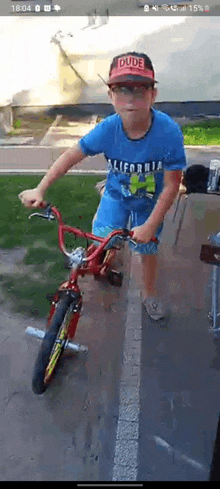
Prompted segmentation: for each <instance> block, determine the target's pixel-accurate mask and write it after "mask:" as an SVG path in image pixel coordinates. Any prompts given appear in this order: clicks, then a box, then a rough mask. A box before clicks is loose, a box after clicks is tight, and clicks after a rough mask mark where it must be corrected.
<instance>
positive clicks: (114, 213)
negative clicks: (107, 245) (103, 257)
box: [92, 190, 163, 255]
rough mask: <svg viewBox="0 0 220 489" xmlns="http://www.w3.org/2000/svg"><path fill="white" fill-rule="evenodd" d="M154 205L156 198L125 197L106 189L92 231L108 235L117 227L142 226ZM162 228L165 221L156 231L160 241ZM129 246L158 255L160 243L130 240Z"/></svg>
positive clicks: (141, 252) (136, 250) (143, 253)
mask: <svg viewBox="0 0 220 489" xmlns="http://www.w3.org/2000/svg"><path fill="white" fill-rule="evenodd" d="M154 206H155V201H154V199H150V198H149V197H141V198H138V197H135V196H131V197H124V196H123V195H120V194H119V193H115V194H114V195H112V194H110V193H109V192H108V191H107V190H105V192H104V194H103V196H102V198H101V201H100V204H99V206H98V209H97V212H96V214H95V216H94V219H93V226H92V232H93V234H95V235H96V236H100V237H106V236H107V235H108V234H109V233H111V232H112V231H113V230H115V229H121V228H128V226H129V229H132V228H133V227H135V226H141V225H142V224H144V222H145V221H146V220H147V219H148V217H149V216H150V214H151V212H152V210H153V208H154ZM162 228H163V223H162V224H161V225H160V226H159V227H158V229H157V232H156V233H155V236H156V237H157V238H158V242H159V241H160V234H161V231H162ZM96 243H97V244H98V242H96ZM129 246H130V248H131V250H132V251H134V252H136V253H138V254H141V255H156V254H157V251H158V244H157V243H154V242H149V243H137V245H134V244H132V243H130V242H129Z"/></svg>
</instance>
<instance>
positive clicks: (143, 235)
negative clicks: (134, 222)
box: [131, 223, 154, 243]
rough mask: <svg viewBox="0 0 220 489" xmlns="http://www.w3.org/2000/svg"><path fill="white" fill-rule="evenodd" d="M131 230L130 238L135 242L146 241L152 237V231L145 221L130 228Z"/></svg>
mask: <svg viewBox="0 0 220 489" xmlns="http://www.w3.org/2000/svg"><path fill="white" fill-rule="evenodd" d="M131 231H132V232H133V235H132V239H133V240H134V241H136V243H148V242H149V241H150V240H151V239H152V238H153V237H154V231H152V229H151V228H149V226H147V224H146V223H144V224H142V226H136V227H135V228H132V229H131Z"/></svg>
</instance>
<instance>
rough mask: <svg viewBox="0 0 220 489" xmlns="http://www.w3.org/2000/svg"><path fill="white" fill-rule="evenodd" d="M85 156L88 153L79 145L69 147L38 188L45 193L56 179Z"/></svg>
mask: <svg viewBox="0 0 220 489" xmlns="http://www.w3.org/2000/svg"><path fill="white" fill-rule="evenodd" d="M85 157H86V155H85V154H84V153H83V152H82V150H81V148H80V146H79V145H76V146H74V147H73V148H70V149H68V150H67V151H65V152H64V153H63V154H62V155H61V156H60V157H59V158H58V159H57V160H56V161H55V162H54V164H53V165H52V166H51V167H50V169H49V170H48V172H47V173H46V175H45V176H44V177H43V178H42V180H41V182H40V183H39V185H38V186H37V188H38V189H39V190H40V191H41V192H42V193H43V194H44V193H45V192H46V190H47V189H48V188H49V187H50V186H51V185H52V184H53V183H54V182H55V181H56V180H58V179H59V178H61V177H62V176H63V175H65V173H67V172H68V170H69V169H70V168H71V167H72V166H75V165H77V163H79V162H80V161H81V160H83V159H84V158H85Z"/></svg>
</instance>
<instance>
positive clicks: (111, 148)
mask: <svg viewBox="0 0 220 489" xmlns="http://www.w3.org/2000/svg"><path fill="white" fill-rule="evenodd" d="M152 116H153V117H152V124H151V128H150V130H149V131H148V132H147V134H146V135H145V136H144V137H142V138H141V139H137V140H132V139H129V137H128V136H127V134H126V132H125V131H124V128H123V125H122V119H121V117H120V115H118V114H113V115H110V116H109V117H107V118H106V119H104V120H103V121H102V122H100V123H99V124H97V126H96V127H95V128H94V129H92V130H91V131H90V132H89V133H88V134H87V135H86V136H84V137H83V138H82V139H80V141H79V145H80V148H81V150H82V152H83V153H84V154H85V155H91V156H92V155H95V154H98V153H104V156H105V158H106V160H107V163H108V170H109V172H108V177H107V182H106V190H107V191H108V192H109V193H110V194H111V195H114V194H115V196H117V194H120V195H121V193H122V194H123V195H124V197H133V196H135V197H150V198H153V199H155V200H156V199H157V197H158V195H159V194H160V193H161V191H162V189H163V176H164V170H182V169H184V168H185V166H186V158H185V152H184V145H183V135H182V132H181V130H180V128H179V126H178V124H177V123H176V122H174V121H173V120H172V119H171V118H170V117H169V116H168V115H166V114H164V113H163V112H160V111H158V110H155V109H152Z"/></svg>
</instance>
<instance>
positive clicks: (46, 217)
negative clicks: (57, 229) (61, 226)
mask: <svg viewBox="0 0 220 489" xmlns="http://www.w3.org/2000/svg"><path fill="white" fill-rule="evenodd" d="M36 216H37V217H42V218H43V219H47V220H48V221H52V220H53V219H55V217H54V216H45V215H44V214H39V212H34V214H31V215H30V216H28V219H31V218H32V217H36Z"/></svg>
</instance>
